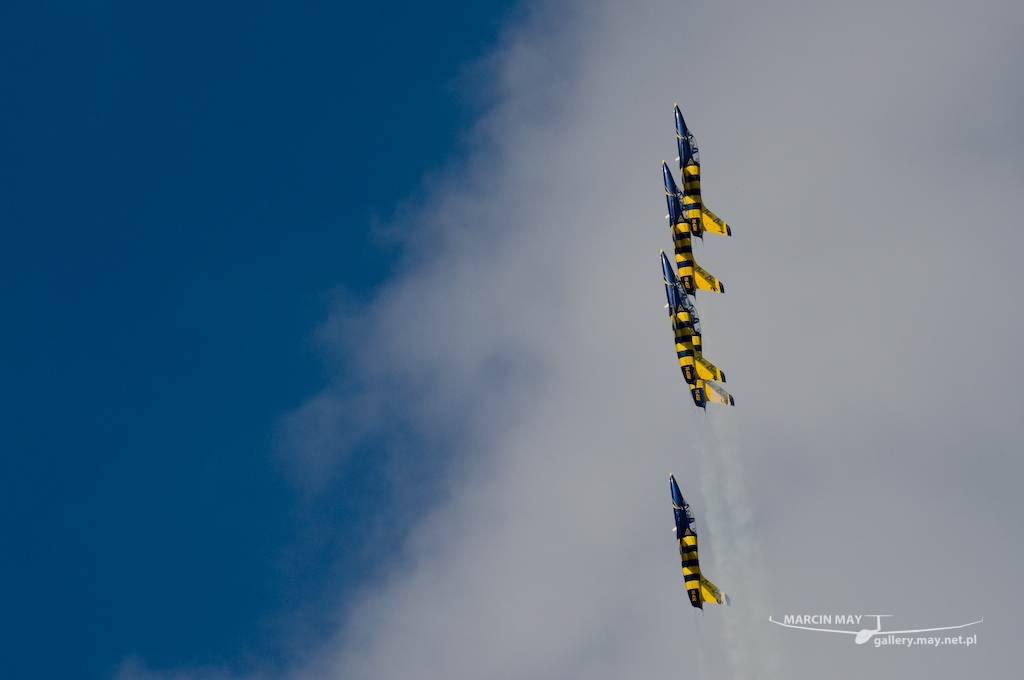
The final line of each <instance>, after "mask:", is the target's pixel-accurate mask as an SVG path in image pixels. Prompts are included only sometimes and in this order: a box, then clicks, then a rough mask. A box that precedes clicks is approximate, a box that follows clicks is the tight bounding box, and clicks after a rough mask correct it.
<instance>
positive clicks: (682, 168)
mask: <svg viewBox="0 0 1024 680" xmlns="http://www.w3.org/2000/svg"><path fill="white" fill-rule="evenodd" d="M675 114H676V145H677V146H678V148H679V172H680V176H681V178H682V184H683V190H682V191H680V190H679V187H678V186H677V185H676V181H675V178H674V177H673V176H672V172H671V171H670V170H669V168H668V165H667V164H666V163H665V162H664V161H662V163H661V174H662V177H663V179H664V182H665V200H666V201H667V203H668V215H667V217H668V219H669V221H670V226H671V229H672V241H673V242H674V245H675V260H676V261H675V266H673V264H672V262H670V261H669V258H668V256H667V255H666V254H665V251H664V250H663V251H661V273H662V276H663V278H664V282H665V297H666V298H667V301H668V304H667V305H665V306H666V307H668V314H669V318H670V320H671V322H672V333H673V335H674V336H675V342H676V356H677V357H678V358H679V368H680V369H681V370H682V372H683V378H684V379H685V380H686V383H687V384H688V385H689V386H690V393H691V395H692V396H693V403H694V404H696V405H697V406H699V407H700V408H706V407H707V403H708V402H713V403H717V404H725V405H728V406H732V405H734V404H735V402H734V400H733V398H732V397H731V396H730V395H729V393H728V392H726V391H725V390H724V389H723V388H722V387H721V386H720V385H718V383H719V382H725V373H723V372H722V371H721V369H719V368H718V367H717V366H715V365H714V364H712V363H711V362H710V361H708V360H707V359H705V358H704V353H703V343H702V341H701V333H700V319H699V318H697V308H696V306H695V304H694V300H695V299H696V297H697V291H698V290H707V291H712V292H715V293H724V292H725V287H724V286H723V285H722V283H721V282H720V281H719V280H718V279H716V278H715V277H714V276H712V275H711V274H709V273H708V272H707V271H705V270H704V269H702V268H701V267H700V266H699V265H698V264H697V263H696V261H694V258H693V238H694V237H697V238H700V239H701V240H703V238H704V232H706V231H710V232H712V233H715V234H722V235H724V236H732V229H731V228H730V227H729V225H727V224H726V223H725V222H723V221H722V220H720V219H719V218H718V217H717V216H715V214H714V213H712V212H711V211H710V210H708V209H707V208H706V207H704V202H703V199H701V195H700V159H699V157H698V154H697V143H696V142H695V141H694V139H693V133H691V132H690V130H689V128H687V127H686V122H685V121H684V120H683V114H682V113H680V111H679V106H678V105H677V106H676V107H675ZM668 479H669V483H670V485H671V487H672V509H673V511H674V512H675V518H676V540H678V541H679V558H680V560H681V561H682V563H683V579H684V580H685V582H686V594H687V596H688V597H689V598H690V604H691V605H693V606H694V607H696V608H698V609H701V610H703V609H704V603H705V602H709V603H713V604H725V605H728V604H731V603H730V602H729V596H728V595H726V594H725V593H723V592H722V591H721V590H719V589H718V587H717V586H716V585H715V584H713V583H712V582H711V581H709V580H707V579H706V578H704V575H703V574H702V573H701V571H700V561H699V560H698V558H697V531H696V528H695V526H694V521H693V514H692V513H691V512H690V506H689V505H688V504H687V503H686V501H685V500H683V494H682V493H680V491H679V485H678V484H676V478H675V477H673V476H672V475H669V476H668Z"/></svg>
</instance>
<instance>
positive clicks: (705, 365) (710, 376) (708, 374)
mask: <svg viewBox="0 0 1024 680" xmlns="http://www.w3.org/2000/svg"><path fill="white" fill-rule="evenodd" d="M695 363H696V365H697V375H698V376H700V377H701V378H703V379H704V380H717V381H718V382H725V373H722V371H721V370H719V368H718V367H717V366H715V365H714V364H713V363H711V362H710V361H708V360H707V359H705V358H704V357H696V362H695Z"/></svg>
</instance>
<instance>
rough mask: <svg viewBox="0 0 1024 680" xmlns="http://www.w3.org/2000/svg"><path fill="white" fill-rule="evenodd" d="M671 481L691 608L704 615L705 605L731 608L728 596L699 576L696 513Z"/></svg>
mask: <svg viewBox="0 0 1024 680" xmlns="http://www.w3.org/2000/svg"><path fill="white" fill-rule="evenodd" d="M668 480H669V484H670V485H671V487H672V510H673V511H674V512H675V516H676V529H675V531H676V540H678V541H679V557H680V559H681V560H682V563H683V579H684V580H685V581H686V594H687V596H689V598H690V604H691V605H692V606H694V607H696V608H697V609H700V610H701V611H703V610H704V603H705V602H707V603H709V604H724V605H726V606H729V605H732V601H731V600H730V599H729V596H728V595H726V594H725V593H724V592H722V591H721V590H719V589H718V586H716V585H715V584H714V583H712V582H711V581H709V580H707V579H706V578H704V575H703V574H701V573H700V562H699V561H698V559H697V533H696V532H695V531H694V527H693V524H694V522H693V513H691V512H690V505H689V504H688V503H687V502H686V501H685V500H683V494H682V493H680V492H679V485H678V484H676V478H675V477H674V476H672V475H671V474H670V475H669V476H668Z"/></svg>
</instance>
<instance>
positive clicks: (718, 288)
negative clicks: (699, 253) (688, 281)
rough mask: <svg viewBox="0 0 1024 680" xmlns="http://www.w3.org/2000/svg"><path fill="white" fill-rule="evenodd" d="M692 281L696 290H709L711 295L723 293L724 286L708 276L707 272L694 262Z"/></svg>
mask: <svg viewBox="0 0 1024 680" xmlns="http://www.w3.org/2000/svg"><path fill="white" fill-rule="evenodd" d="M693 279H694V283H696V284H697V289H698V290H709V291H711V292H712V293H724V292H725V286H723V285H722V284H721V282H719V280H718V279H716V278H715V277H714V276H712V275H711V274H709V273H708V272H707V270H705V269H702V268H701V266H700V265H698V264H697V263H696V262H694V263H693Z"/></svg>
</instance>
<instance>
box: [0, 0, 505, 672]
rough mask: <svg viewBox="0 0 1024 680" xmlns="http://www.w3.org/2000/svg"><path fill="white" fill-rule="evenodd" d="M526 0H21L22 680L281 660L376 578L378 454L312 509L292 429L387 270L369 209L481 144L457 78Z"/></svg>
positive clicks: (15, 53)
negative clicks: (327, 340)
mask: <svg viewBox="0 0 1024 680" xmlns="http://www.w3.org/2000/svg"><path fill="white" fill-rule="evenodd" d="M512 4H513V3H512V2H511V0H496V1H486V2H479V1H476V2H464V1H460V0H450V1H446V2H441V3H429V4H423V3H412V2H398V3H384V4H374V3H347V2H341V3H336V2H300V3H295V2H287V3H285V2H256V3H252V2H246V3H241V2H237V3H234V2H217V3H206V2H202V3H199V2H188V3H172V4H169V5H168V4H158V5H153V4H151V3H144V4H142V5H139V4H138V3H122V2H96V3H77V2H44V3H22V2H16V3H6V4H5V5H4V7H3V9H0V33H2V38H0V83H2V88H3V92H4V96H3V102H2V103H0V148H2V149H3V160H2V162H0V186H2V189H0V400H2V402H0V540H2V543H3V545H4V554H5V559H3V560H2V562H0V564H2V566H0V602H2V610H3V614H2V616H0V639H2V640H3V642H2V643H0V644H2V649H3V654H2V656H3V658H4V673H5V674H6V675H9V676H10V677H19V678H26V679H27V678H55V677H78V678H93V677H96V678H99V677H108V676H109V675H110V674H111V673H112V672H113V669H114V668H115V667H116V665H117V664H118V663H119V662H120V661H121V659H122V658H124V657H125V656H126V655H129V654H138V655H140V656H141V657H143V658H145V659H146V660H147V662H148V663H150V664H151V665H153V666H155V667H174V666H178V665H181V664H188V663H201V664H202V663H225V662H226V663H228V664H229V665H233V664H239V665H241V666H244V665H245V664H246V663H247V662H246V661H245V659H249V660H250V661H251V660H252V659H253V658H258V659H260V660H261V663H262V662H263V661H266V660H269V661H270V662H273V660H274V659H275V658H279V657H280V656H281V655H282V654H283V651H282V650H283V649H284V647H286V646H287V645H288V640H287V639H288V637H289V633H287V632H286V631H288V630H294V629H296V628H303V627H305V628H310V629H313V630H318V629H319V627H320V626H321V625H322V621H321V618H322V615H323V612H322V611H321V605H320V604H319V603H321V602H330V604H331V605H332V606H333V605H335V604H337V601H338V598H343V597H344V595H345V593H347V592H350V591H351V589H352V588H353V587H355V586H356V585H357V584H358V583H360V582H361V581H362V580H363V579H364V578H365V577H366V576H367V574H369V573H371V572H372V571H373V567H374V565H375V564H376V563H377V560H378V559H379V558H380V556H379V554H378V553H377V552H375V550H376V549H366V548H365V546H366V542H365V539H366V536H365V532H364V531H363V530H362V529H361V528H360V527H362V526H364V525H365V521H366V519H367V517H371V516H374V515H375V514H378V513H379V512H381V511H382V504H383V503H384V501H385V500H386V492H385V491H375V490H374V484H373V481H374V479H375V474H376V473H375V472H374V464H373V462H372V460H370V461H368V462H367V461H364V462H363V463H362V464H359V465H353V467H352V469H351V470H349V476H348V477H346V481H343V482H342V483H341V484H339V485H337V486H336V487H333V488H332V489H331V491H330V493H329V494H328V498H327V499H326V500H325V499H321V500H319V501H318V502H317V504H316V506H315V507H311V506H310V505H309V504H308V503H307V504H305V505H303V504H301V503H300V502H299V500H298V496H297V493H296V492H295V491H294V490H293V489H292V487H290V486H289V485H288V483H287V481H286V478H285V476H284V475H283V474H282V471H281V466H280V464H279V462H278V459H277V458H276V457H275V455H274V452H273V439H274V433H275V428H276V427H277V423H278V421H279V419H280V418H281V417H282V415H283V414H285V413H286V412H287V411H288V410H289V409H293V408H295V407H297V406H298V405H299V404H301V403H302V401H303V400H305V399H306V398H307V397H309V396H310V395H312V394H314V393H316V392H317V391H318V390H319V389H321V388H322V387H323V386H324V385H325V384H326V382H327V381H328V379H329V376H330V369H329V368H328V367H327V366H326V365H325V361H324V356H323V353H322V351H321V349H322V348H321V346H320V345H319V344H318V343H317V342H316V340H315V339H314V331H315V329H316V328H317V327H318V326H319V325H320V324H322V323H323V322H324V320H325V319H326V318H327V317H328V314H329V312H330V310H331V307H332V304H334V302H335V300H336V298H337V296H338V294H339V292H338V291H339V290H344V291H346V293H345V295H348V296H350V297H352V298H353V299H356V300H360V299H365V298H367V297H368V296H370V295H371V294H372V291H373V290H374V289H375V288H376V287H377V286H379V285H380V283H381V282H382V281H384V280H386V279H387V277H388V276H389V272H390V269H391V267H392V264H391V262H392V258H393V257H394V256H395V255H397V254H398V247H397V246H396V245H395V244H393V243H389V244H387V245H382V244H381V243H380V242H379V240H378V239H375V238H374V236H373V228H374V225H375V224H376V223H377V222H378V221H380V222H385V223H386V222H388V221H389V220H390V219H391V217H392V213H393V210H394V209H395V206H396V205H397V204H398V203H399V202H400V201H402V200H404V199H406V198H408V197H409V196H411V195H415V194H416V193H417V192H419V191H421V182H422V178H423V176H424V173H425V172H427V171H429V170H431V169H432V168H436V167H438V166H440V165H442V164H443V163H444V162H445V160H446V159H450V158H451V157H453V156H454V157H457V156H458V155H459V154H460V153H462V151H461V148H462V147H461V146H460V134H462V133H464V132H465V131H466V129H467V126H468V124H469V122H470V121H471V120H472V118H473V116H474V115H475V112H476V108H475V107H476V106H477V105H478V102H476V101H474V100H472V98H471V97H467V96H466V95H465V94H464V89H460V88H459V87H458V86H457V85H454V84H453V81H455V80H456V79H457V78H458V77H459V76H460V74H461V73H462V69H463V66H464V65H465V64H467V63H469V62H471V61H472V60H474V59H476V58H478V57H479V56H480V55H481V54H482V53H483V52H484V51H486V50H487V49H488V48H490V47H491V46H493V45H494V43H495V42H496V40H497V38H498V35H499V33H500V30H501V27H502V25H503V22H504V21H505V20H506V19H507V16H508V13H509V12H510V10H511V8H512ZM310 517H316V518H319V519H318V521H319V522H321V523H322V522H323V521H326V520H329V524H330V526H331V528H332V529H331V535H330V537H329V538H323V537H322V536H319V537H318V536H317V535H316V532H315V531H310V530H309V529H308V527H309V526H310ZM313 524H316V522H313ZM381 544H386V542H377V543H374V545H381ZM57 648H59V651H56V650H57Z"/></svg>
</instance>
